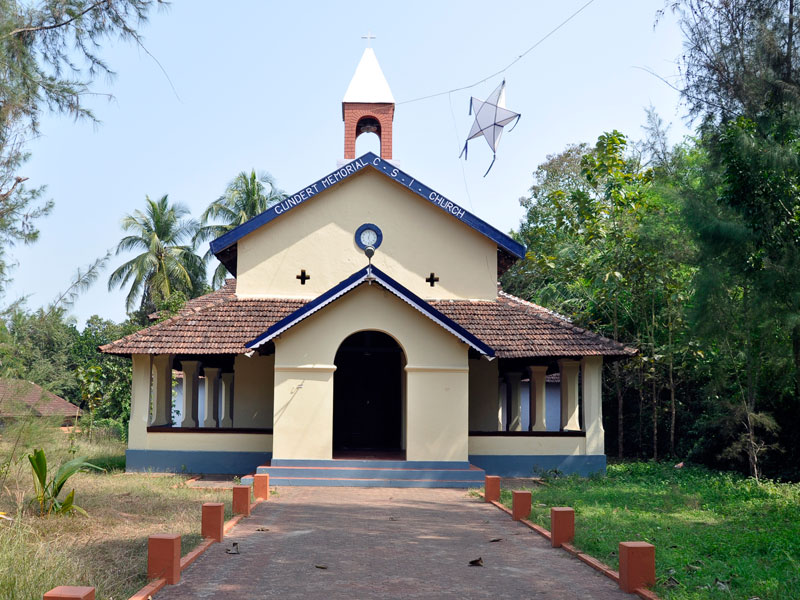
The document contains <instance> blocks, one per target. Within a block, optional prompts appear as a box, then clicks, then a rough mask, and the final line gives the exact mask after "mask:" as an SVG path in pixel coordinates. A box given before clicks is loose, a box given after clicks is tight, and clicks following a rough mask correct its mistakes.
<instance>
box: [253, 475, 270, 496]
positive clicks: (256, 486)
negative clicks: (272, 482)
mask: <svg viewBox="0 0 800 600" xmlns="http://www.w3.org/2000/svg"><path fill="white" fill-rule="evenodd" d="M253 493H254V494H255V497H256V500H269V475H267V474H266V473H256V474H255V475H253Z"/></svg>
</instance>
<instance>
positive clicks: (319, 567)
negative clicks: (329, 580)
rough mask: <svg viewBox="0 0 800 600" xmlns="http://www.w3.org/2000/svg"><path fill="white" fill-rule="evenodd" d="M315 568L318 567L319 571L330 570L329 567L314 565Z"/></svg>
mask: <svg viewBox="0 0 800 600" xmlns="http://www.w3.org/2000/svg"><path fill="white" fill-rule="evenodd" d="M314 566H315V567H317V568H318V569H323V570H325V569H327V568H328V565H314Z"/></svg>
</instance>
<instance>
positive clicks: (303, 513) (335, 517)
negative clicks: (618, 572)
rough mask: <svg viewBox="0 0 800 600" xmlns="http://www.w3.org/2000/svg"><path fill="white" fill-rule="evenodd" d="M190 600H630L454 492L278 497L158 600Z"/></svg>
mask: <svg viewBox="0 0 800 600" xmlns="http://www.w3.org/2000/svg"><path fill="white" fill-rule="evenodd" d="M259 528H260V529H264V528H267V529H269V531H258V529H259ZM494 538H502V541H500V542H490V541H489V540H491V539H494ZM232 542H238V544H239V549H240V552H241V554H238V555H236V554H227V553H226V552H225V550H226V548H230V547H231V544H232ZM478 557H481V558H482V559H483V564H484V566H483V567H470V566H469V561H470V560H473V559H476V558H478ZM317 566H323V567H327V568H326V569H320V568H317ZM189 598H192V599H194V598H303V600H316V599H320V600H323V599H324V600H336V599H339V598H341V599H347V600H352V599H353V598H458V599H464V598H507V599H515V598H536V599H537V600H545V599H546V600H569V599H579V598H580V599H586V598H598V599H611V598H616V599H622V598H628V599H629V598H631V596H629V595H627V594H624V593H623V592H622V591H621V590H620V589H619V588H618V587H617V584H616V583H614V582H613V581H611V580H610V579H608V578H606V577H603V576H602V575H600V574H599V573H597V572H596V571H594V570H593V569H592V568H591V567H589V566H587V565H585V564H583V563H582V562H580V561H578V560H577V559H575V558H573V557H571V556H570V555H569V554H567V553H566V552H563V551H561V550H556V549H553V548H551V547H550V544H549V543H548V542H547V541H546V540H545V539H543V538H542V537H540V536H539V535H537V534H535V533H534V532H533V531H531V530H530V529H528V528H527V527H525V526H523V525H522V524H520V523H515V522H513V521H512V520H511V518H510V517H509V516H508V515H507V514H505V513H503V512H501V511H499V510H497V509H496V508H495V507H494V506H492V505H491V504H485V503H484V502H483V500H482V499H481V498H471V497H469V496H467V495H466V494H465V493H464V492H463V491H460V490H426V489H369V488H367V489H364V488H300V487H297V488H286V487H284V488H280V489H279V493H277V494H275V495H272V496H271V497H270V500H269V501H268V502H263V503H261V504H259V505H258V506H257V507H256V508H255V509H254V510H253V513H252V516H251V517H249V518H247V519H245V520H244V521H242V522H241V523H240V524H239V525H237V526H236V527H235V528H234V529H233V530H232V531H231V532H230V533H229V534H228V535H227V536H226V538H225V541H224V542H223V543H222V544H214V545H213V546H212V547H211V548H210V549H209V550H208V551H207V552H206V553H205V554H204V555H203V556H201V557H200V558H199V559H198V560H197V561H196V562H195V563H194V564H193V565H192V566H191V567H190V568H189V569H187V570H186V571H184V572H183V574H182V579H181V583H180V584H178V585H175V586H167V587H166V588H164V589H163V590H162V591H161V592H159V593H158V595H157V597H156V600H174V599H189Z"/></svg>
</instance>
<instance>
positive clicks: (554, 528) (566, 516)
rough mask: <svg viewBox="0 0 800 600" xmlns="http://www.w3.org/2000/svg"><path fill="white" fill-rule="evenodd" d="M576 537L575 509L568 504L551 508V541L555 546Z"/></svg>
mask: <svg viewBox="0 0 800 600" xmlns="http://www.w3.org/2000/svg"><path fill="white" fill-rule="evenodd" d="M574 539H575V511H574V510H572V509H571V508H569V507H567V506H554V507H552V508H551V509H550V543H551V544H552V545H553V548H560V547H561V545H562V544H565V543H569V542H571V541H572V540H574Z"/></svg>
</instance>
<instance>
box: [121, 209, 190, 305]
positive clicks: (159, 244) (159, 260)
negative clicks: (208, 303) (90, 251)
mask: <svg viewBox="0 0 800 600" xmlns="http://www.w3.org/2000/svg"><path fill="white" fill-rule="evenodd" d="M145 204H146V208H145V211H144V212H142V211H140V210H137V211H135V212H134V213H133V214H129V215H127V216H126V217H125V218H124V219H123V220H122V229H123V230H125V231H131V232H133V233H132V235H128V236H126V237H124V238H122V240H120V242H119V244H117V250H116V252H117V254H118V255H119V254H120V253H122V252H128V251H131V250H138V251H141V254H139V255H137V256H135V257H134V258H132V259H131V260H129V261H128V262H126V263H124V264H122V265H121V266H120V267H118V268H117V269H116V270H115V271H114V272H113V273H111V276H110V277H109V279H108V289H109V290H111V289H113V288H115V287H128V286H130V290H129V291H128V296H127V298H126V307H127V309H128V310H131V309H133V307H134V305H135V304H136V301H137V299H138V300H139V304H140V308H141V309H142V310H144V311H147V312H152V311H153V310H154V309H155V308H156V306H157V305H158V304H159V303H161V302H163V301H165V300H167V299H169V298H170V296H171V295H172V294H173V292H178V291H180V292H182V293H184V294H185V295H186V296H188V297H190V298H194V297H196V296H199V295H202V294H203V293H205V291H206V286H205V275H206V273H205V264H204V263H203V261H202V259H201V258H200V257H199V256H197V255H196V254H195V253H194V242H193V241H192V238H193V236H194V234H195V232H196V231H197V227H198V225H197V223H196V222H195V221H194V220H193V219H190V218H188V215H189V209H188V208H186V207H185V206H184V205H183V204H170V202H169V197H168V196H166V195H164V196H162V197H161V198H159V199H158V200H151V199H150V197H149V196H146V197H145Z"/></svg>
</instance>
